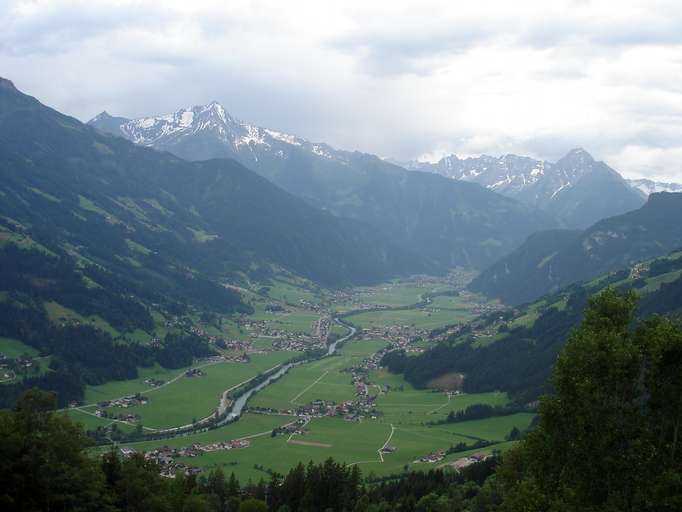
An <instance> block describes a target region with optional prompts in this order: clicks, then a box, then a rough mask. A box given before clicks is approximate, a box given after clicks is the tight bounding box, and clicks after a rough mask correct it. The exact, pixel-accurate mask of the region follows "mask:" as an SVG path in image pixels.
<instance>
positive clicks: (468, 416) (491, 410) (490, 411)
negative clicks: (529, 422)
mask: <svg viewBox="0 0 682 512" xmlns="http://www.w3.org/2000/svg"><path fill="white" fill-rule="evenodd" d="M527 411H528V409H526V408H524V407H515V406H506V405H496V406H492V405H488V404H473V405H470V406H468V407H467V408H466V409H463V410H459V411H457V412H455V411H450V412H449V413H448V415H447V416H446V417H445V419H444V420H442V421H440V422H438V423H459V422H461V421H470V420H481V419H484V418H493V417H495V416H507V415H509V414H515V413H517V412H527Z"/></svg>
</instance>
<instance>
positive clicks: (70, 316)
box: [45, 302, 119, 338]
mask: <svg viewBox="0 0 682 512" xmlns="http://www.w3.org/2000/svg"><path fill="white" fill-rule="evenodd" d="M45 311H46V312H47V316H48V318H49V319H50V321H52V322H55V323H59V322H61V321H62V320H77V321H79V322H82V323H85V324H90V325H92V326H93V327H97V328H99V329H102V330H103V331H105V332H108V333H109V334H111V336H113V337H114V338H116V337H117V336H119V332H118V331H117V330H116V329H114V328H113V327H112V326H111V325H109V323H108V322H107V321H105V320H104V319H102V318H101V317H99V316H98V315H93V316H90V317H87V318H86V317H84V316H82V315H80V314H79V313H77V312H75V311H74V310H72V309H69V308H66V307H64V306H62V305H61V304H59V303H57V302H46V303H45Z"/></svg>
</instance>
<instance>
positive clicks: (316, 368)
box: [250, 340, 386, 411]
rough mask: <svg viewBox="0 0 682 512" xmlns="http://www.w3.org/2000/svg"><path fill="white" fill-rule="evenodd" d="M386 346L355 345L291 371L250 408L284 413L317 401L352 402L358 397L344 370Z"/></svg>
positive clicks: (367, 342) (363, 342)
mask: <svg viewBox="0 0 682 512" xmlns="http://www.w3.org/2000/svg"><path fill="white" fill-rule="evenodd" d="M385 345H386V342H384V341H380V340H361V341H352V342H350V343H348V344H347V345H346V346H344V347H342V348H341V349H340V350H339V351H338V355H335V356H332V357H326V358H324V359H321V360H318V361H314V362H311V363H309V364H305V365H301V366H297V367H295V368H292V369H291V370H290V371H289V372H288V373H287V374H286V375H284V376H283V377H281V378H280V379H279V380H278V381H277V382H276V383H274V384H272V385H271V386H268V387H267V388H266V389H264V390H263V391H261V392H260V393H258V394H257V395H256V396H255V397H254V398H253V400H252V401H251V402H250V405H251V406H254V407H263V408H270V409H277V410H284V411H285V410H290V409H292V410H295V409H296V407H297V406H299V405H304V404H306V403H308V402H311V401H313V400H317V399H324V400H333V401H335V402H337V403H339V402H342V401H345V400H351V399H352V398H353V397H354V396H355V387H354V386H353V384H352V381H351V374H350V373H348V372H342V371H341V370H343V369H344V368H349V367H351V366H353V365H356V364H358V363H360V361H362V359H364V358H365V357H367V356H368V355H370V354H373V353H374V352H377V351H378V350H380V349H381V348H382V347H384V346H385Z"/></svg>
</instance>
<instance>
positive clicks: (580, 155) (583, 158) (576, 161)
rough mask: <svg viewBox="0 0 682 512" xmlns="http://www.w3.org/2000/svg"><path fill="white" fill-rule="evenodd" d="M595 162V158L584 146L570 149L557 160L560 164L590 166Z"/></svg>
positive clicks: (575, 166)
mask: <svg viewBox="0 0 682 512" xmlns="http://www.w3.org/2000/svg"><path fill="white" fill-rule="evenodd" d="M594 163H595V160H594V158H592V155H590V154H589V153H588V152H587V151H585V150H584V149H583V148H575V149H572V150H570V151H569V152H568V153H566V155H565V156H564V157H562V158H561V159H560V160H558V161H557V163H556V164H557V165H558V166H567V165H568V166H573V167H574V168H578V167H590V166H592V165H593V164H594Z"/></svg>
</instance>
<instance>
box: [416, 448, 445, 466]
mask: <svg viewBox="0 0 682 512" xmlns="http://www.w3.org/2000/svg"><path fill="white" fill-rule="evenodd" d="M444 458H445V452H444V451H443V450H438V451H436V452H431V453H429V454H428V455H424V456H423V457H419V458H418V459H416V460H414V461H413V462H414V464H419V463H426V464H433V463H434V462H440V461H441V460H443V459H444Z"/></svg>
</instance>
